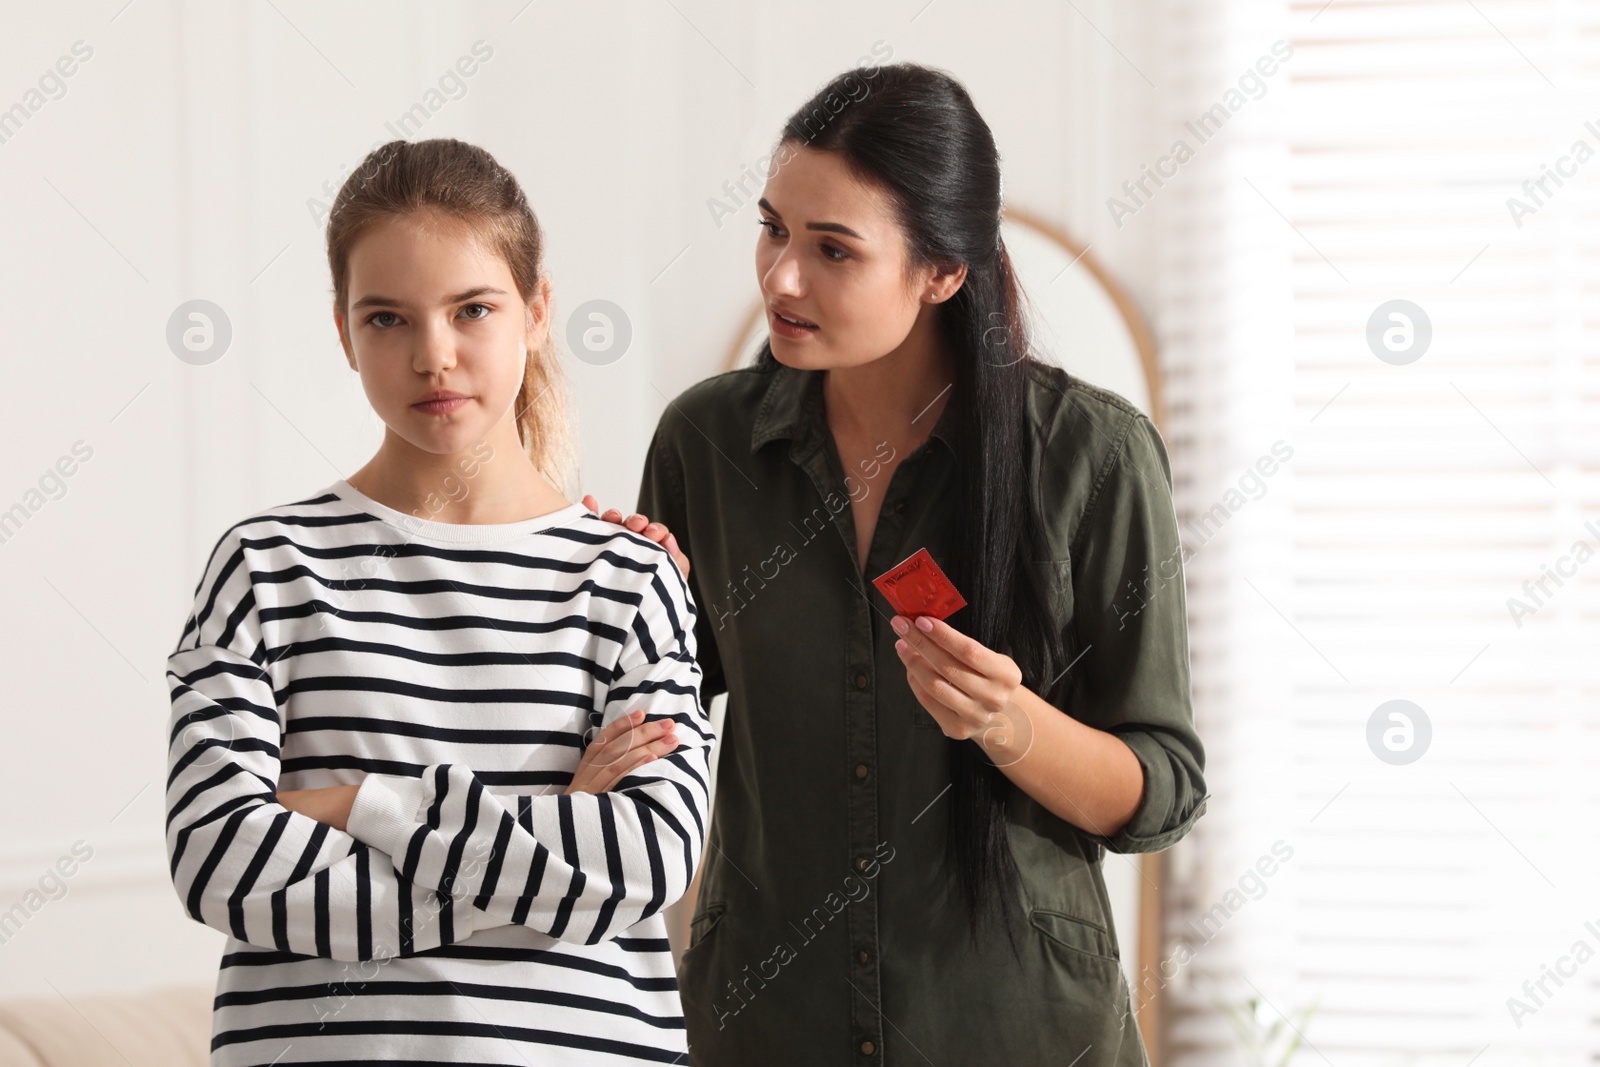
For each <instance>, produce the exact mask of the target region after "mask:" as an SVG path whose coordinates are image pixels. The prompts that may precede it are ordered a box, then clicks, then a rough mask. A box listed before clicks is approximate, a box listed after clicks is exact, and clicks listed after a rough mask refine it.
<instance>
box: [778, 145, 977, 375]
mask: <svg viewBox="0 0 1600 1067" xmlns="http://www.w3.org/2000/svg"><path fill="white" fill-rule="evenodd" d="M785 149H786V150H785V151H784V152H783V153H782V154H781V155H782V156H783V157H786V158H787V162H784V163H782V164H781V165H780V166H779V167H778V172H777V173H776V174H774V175H773V176H772V177H770V178H768V179H767V183H766V186H765V188H763V189H762V196H761V199H760V201H758V203H759V206H760V209H761V227H762V232H761V234H760V236H758V237H757V238H756V276H757V278H758V279H759V280H760V283H761V295H762V298H763V299H764V300H765V302H766V305H767V327H768V330H769V332H770V333H771V338H772V355H773V358H774V359H776V360H777V361H778V362H779V363H783V364H785V365H787V366H791V367H796V368H800V369H802V370H820V369H826V368H833V367H854V366H859V365H861V364H864V363H871V362H872V361H874V360H877V359H879V358H881V357H883V356H885V355H887V354H889V353H890V352H893V351H894V350H895V349H897V348H898V347H899V346H900V345H901V344H902V343H903V342H904V341H905V340H906V338H907V337H908V336H909V335H910V334H911V332H912V330H913V329H914V328H920V329H923V330H925V331H926V330H928V329H929V328H930V324H931V322H932V315H933V312H934V307H933V305H934V304H936V303H938V302H939V301H942V300H946V299H948V298H949V297H950V295H951V294H953V293H954V292H955V291H956V290H957V289H959V288H960V286H961V281H962V280H963V279H964V278H965V277H966V268H965V267H962V268H960V269H959V270H957V271H953V272H940V271H938V270H936V269H935V268H934V267H932V266H923V267H918V268H915V269H913V268H911V267H910V256H909V253H908V249H907V247H906V237H905V233H904V231H903V230H902V229H901V228H900V225H899V223H898V222H896V221H895V218H894V214H893V210H892V207H891V205H890V203H889V200H888V197H887V196H886V195H885V194H884V193H883V191H882V190H880V189H878V188H877V187H876V186H872V185H868V184H866V183H864V182H862V181H861V180H860V179H858V178H856V177H855V176H854V175H853V174H851V173H850V171H849V169H848V168H847V167H846V166H845V164H844V161H843V159H842V158H841V157H839V156H838V155H836V154H834V153H832V152H819V151H817V150H815V149H811V148H797V147H795V146H793V145H785ZM796 319H797V320H801V322H803V323H804V325H794V324H792V323H790V322H787V321H785V320H796Z"/></svg>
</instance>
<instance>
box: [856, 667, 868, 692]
mask: <svg viewBox="0 0 1600 1067" xmlns="http://www.w3.org/2000/svg"><path fill="white" fill-rule="evenodd" d="M867 682H868V678H867V675H866V672H864V671H863V672H858V673H857V674H856V688H857V689H865V688H866V687H867Z"/></svg>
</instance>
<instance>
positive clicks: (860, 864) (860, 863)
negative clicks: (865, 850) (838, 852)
mask: <svg viewBox="0 0 1600 1067" xmlns="http://www.w3.org/2000/svg"><path fill="white" fill-rule="evenodd" d="M866 869H867V857H865V856H857V857H856V870H858V871H864V870H866Z"/></svg>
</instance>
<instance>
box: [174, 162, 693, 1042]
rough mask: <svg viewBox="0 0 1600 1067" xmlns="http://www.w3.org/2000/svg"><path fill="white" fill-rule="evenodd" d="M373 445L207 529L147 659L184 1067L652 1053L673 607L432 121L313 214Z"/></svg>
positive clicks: (663, 880) (511, 258)
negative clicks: (190, 1031) (163, 691)
mask: <svg viewBox="0 0 1600 1067" xmlns="http://www.w3.org/2000/svg"><path fill="white" fill-rule="evenodd" d="M327 240H328V261H329V265H330V267H331V269H332V279H333V305H334V308H333V310H334V322H335V325H336V327H337V329H338V333H339V339H340V341H341V343H342V345H343V347H344V353H345V356H346V359H347V360H348V361H349V364H350V366H351V368H353V369H354V370H355V371H356V372H358V373H359V374H360V376H361V383H362V386H363V387H364V389H365V391H366V396H367V399H368V400H369V401H370V403H371V405H372V408H373V410H374V411H375V412H376V414H377V416H378V417H379V418H380V419H381V420H382V421H383V423H384V424H385V427H386V430H385V433H384V438H383V443H382V445H381V446H380V447H379V449H378V451H377V453H376V454H375V455H374V456H373V457H372V459H371V460H370V461H369V462H368V463H367V464H366V465H365V466H363V467H362V468H361V469H360V470H358V471H356V472H355V473H354V474H352V475H350V476H349V477H348V478H341V479H340V480H338V481H336V482H334V483H332V484H331V485H329V486H327V487H326V488H324V489H322V490H320V491H318V492H315V493H312V494H311V495H309V496H307V497H305V498H304V499H301V500H297V501H295V502H293V503H288V504H283V505H280V506H278V507H273V508H270V509H267V510H265V511H263V512H261V513H259V514H256V515H253V516H251V517H249V518H246V519H244V520H243V521H241V522H238V523H236V524H234V525H233V526H231V527H230V528H229V529H228V530H227V531H226V532H224V533H223V534H222V536H221V538H220V539H219V540H218V542H217V544H216V547H215V548H214V550H213V551H212V553H211V555H210V558H209V561H208V562H207V564H206V566H205V569H204V573H203V574H202V577H201V579H200V582H199V585H198V587H197V589H196V593H195V601H194V608H193V611H192V612H191V613H190V615H189V617H188V620H187V622H186V623H185V625H184V628H183V632H182V635H181V637H180V638H179V641H178V643H177V647H176V649H175V650H174V652H173V653H172V655H171V658H170V660H169V662H168V681H169V683H170V686H171V692H172V719H171V724H170V727H171V728H170V749H169V755H168V770H169V774H168V777H167V799H166V804H167V836H166V843H167V853H168V858H169V861H170V866H171V874H172V880H173V885H174V886H175V887H176V889H177V892H178V896H179V898H180V900H181V902H182V905H183V907H184V909H185V910H186V912H187V913H188V915H189V916H191V917H192V918H194V919H195V920H197V921H199V922H203V923H206V924H207V925H209V926H212V927H215V928H216V929H218V930H220V931H222V932H223V933H225V934H227V935H228V936H227V941H226V943H225V946H224V948H223V954H222V960H221V967H220V971H219V974H218V979H217V986H216V999H215V1007H214V1013H213V1037H212V1059H211V1062H212V1063H213V1064H216V1065H220V1067H226V1065H235V1064H239V1065H242V1064H266V1063H277V1064H287V1063H311V1062H317V1063H356V1062H361V1063H370V1062H374V1061H393V1062H407V1063H417V1064H422V1063H428V1064H434V1063H463V1064H466V1063H471V1064H489V1063H495V1064H526V1063H539V1064H622V1063H673V1062H677V1063H682V1062H685V1057H686V1048H687V1042H686V1038H685V1031H684V1020H683V1014H682V1009H681V1006H680V1003H679V997H678V988H677V984H676V981H675V977H674V974H673V961H672V955H671V952H670V950H669V947H668V944H667V935H666V928H665V925H664V922H663V918H662V909H663V908H665V907H666V906H668V905H669V904H671V903H673V902H674V901H676V900H677V899H678V898H679V897H680V896H682V894H683V893H684V892H685V890H686V888H687V886H688V885H689V882H690V878H691V877H692V875H693V873H694V870H695V866H696V864H697V862H698V860H699V857H700V853H701V849H702V846H703V842H704V834H705V821H706V781H707V752H708V749H709V747H710V745H711V744H712V741H713V737H712V732H711V726H710V723H709V721H708V719H707V718H706V716H705V714H704V712H703V710H702V706H701V702H700V699H699V688H700V681H701V676H700V670H699V667H698V666H697V664H696V658H695V652H696V634H695V622H696V619H697V614H698V613H697V611H696V607H695V604H694V601H693V599H692V598H691V596H690V595H689V591H688V588H687V586H686V585H685V582H684V578H683V576H682V574H681V573H680V571H679V569H678V567H677V566H676V565H675V564H674V562H673V560H672V558H671V556H670V555H669V553H668V551H667V550H666V549H664V548H662V547H661V546H660V545H658V544H656V543H654V542H652V541H650V540H648V539H646V538H644V537H640V536H637V535H636V534H634V533H632V532H630V531H628V530H625V529H623V528H621V527H619V526H617V525H615V524H612V523H607V522H602V521H601V520H600V519H599V518H597V517H596V516H594V515H592V514H590V512H589V511H588V510H587V509H586V508H585V507H584V506H583V505H581V504H575V503H571V502H570V501H569V500H568V499H567V498H566V497H565V496H564V495H563V493H562V491H561V490H560V489H558V488H557V485H558V484H560V483H561V482H562V481H563V480H564V474H565V469H564V467H563V461H562V457H563V454H564V450H563V441H564V440H565V437H566V427H565V425H564V421H563V419H564V417H563V409H562V406H561V404H560V403H559V402H558V401H559V398H560V397H561V396H562V390H561V388H560V373H559V367H558V365H557V363H556V355H555V352H554V349H553V347H552V346H551V345H550V344H549V343H548V341H549V324H550V315H551V311H550V291H549V285H548V281H547V278H546V276H545V274H544V272H543V270H542V267H541V253H542V236H541V232H540V228H539V224H538V222H537V220H536V219H535V217H534V214H533V212H532V211H531V210H530V209H529V207H528V204H527V202H526V200H525V199H524V196H523V193H522V190H521V189H520V188H519V186H518V184H517V182H516V180H515V179H514V178H513V177H512V176H511V175H510V174H509V173H508V172H507V171H506V170H505V169H504V168H503V167H501V166H500V165H499V164H498V163H496V162H495V160H494V159H493V158H492V157H491V156H490V155H489V154H488V153H487V152H484V151H483V150H482V149H479V148H475V147H473V146H471V145H467V144H464V143H462V142H460V141H454V140H430V141H421V142H417V143H407V142H405V141H395V142H391V143H390V144H387V145H385V146H383V147H382V148H379V149H377V150H375V151H374V152H373V154H372V155H371V156H369V157H368V158H367V160H365V161H364V162H363V164H362V166H361V167H360V168H358V170H357V171H356V173H355V174H353V175H352V176H351V177H350V179H349V180H348V181H346V183H345V185H344V187H343V188H342V189H341V190H340V192H339V195H338V198H337V200H336V202H335V204H334V207H333V210H332V214H331V215H330V217H329V222H328V235H327Z"/></svg>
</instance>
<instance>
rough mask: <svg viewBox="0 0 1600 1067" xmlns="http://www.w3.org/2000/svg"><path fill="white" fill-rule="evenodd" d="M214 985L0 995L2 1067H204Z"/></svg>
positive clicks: (208, 1053) (207, 1051)
mask: <svg viewBox="0 0 1600 1067" xmlns="http://www.w3.org/2000/svg"><path fill="white" fill-rule="evenodd" d="M211 996H212V986H211V984H210V983H207V984H205V985H184V986H170V987H167V988H164V989H154V990H149V991H147V992H143V993H101V994H90V993H80V994H74V995H73V996H72V997H71V998H70V1000H69V999H63V998H62V997H60V996H52V997H49V998H26V999H24V998H17V999H13V1000H3V1001H0V1067H102V1065H103V1067H128V1065H129V1064H132V1065H133V1067H207V1065H208V1064H209V1063H210V1061H211Z"/></svg>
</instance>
